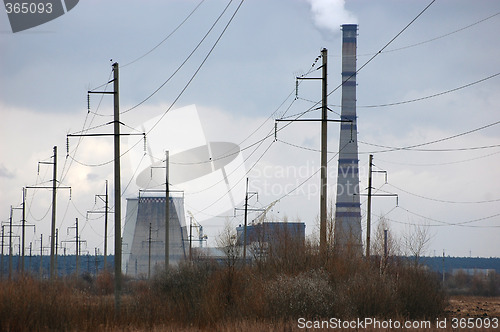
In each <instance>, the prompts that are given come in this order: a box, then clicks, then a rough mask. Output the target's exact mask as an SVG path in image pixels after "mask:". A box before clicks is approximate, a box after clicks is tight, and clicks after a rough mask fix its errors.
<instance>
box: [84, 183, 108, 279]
mask: <svg viewBox="0 0 500 332" xmlns="http://www.w3.org/2000/svg"><path fill="white" fill-rule="evenodd" d="M95 197H96V202H97V198H99V199H100V200H102V201H103V202H104V211H87V215H88V214H89V213H104V271H106V265H107V255H108V213H109V211H108V209H109V208H108V180H106V193H105V194H104V195H95ZM103 197H104V198H103Z"/></svg>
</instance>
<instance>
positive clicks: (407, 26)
mask: <svg viewBox="0 0 500 332" xmlns="http://www.w3.org/2000/svg"><path fill="white" fill-rule="evenodd" d="M435 1H436V0H432V1H431V2H430V3H429V4H428V5H427V6H426V7H425V8H424V9H422V11H421V12H420V13H419V14H418V15H417V16H415V18H414V19H412V20H411V21H410V23H408V24H407V25H406V26H405V27H404V28H403V29H402V30H401V31H399V32H398V33H397V34H396V35H395V36H394V37H393V38H392V39H391V40H389V42H388V43H387V44H385V45H384V47H382V48H381V49H380V50H379V51H378V52H377V53H375V54H374V55H373V56H372V57H371V58H370V59H369V60H368V61H366V62H365V63H364V64H363V65H362V66H361V67H359V69H357V70H356V72H354V73H353V74H352V75H351V76H349V77H348V78H347V79H346V80H345V81H343V82H342V83H341V84H340V85H338V86H337V87H336V88H335V89H333V90H332V91H331V92H330V93H328V96H330V95H331V94H332V93H334V92H335V91H337V90H338V89H339V88H340V87H341V86H342V85H344V84H345V82H348V81H349V80H350V79H351V78H352V77H354V76H355V75H357V74H358V73H359V72H360V71H361V70H362V69H363V68H364V67H366V66H367V65H368V64H369V63H370V62H372V61H373V59H375V58H376V57H377V56H378V55H379V54H381V53H382V52H383V51H384V50H385V49H386V48H387V47H388V46H389V45H390V44H392V42H394V41H395V40H396V39H397V38H398V37H399V36H400V35H401V34H402V33H403V32H405V31H406V29H408V28H409V27H410V25H412V24H413V22H415V21H416V20H417V19H418V18H419V17H420V16H422V14H423V13H424V12H425V11H427V9H429V7H430V6H431V5H432V4H433V3H434V2H435Z"/></svg>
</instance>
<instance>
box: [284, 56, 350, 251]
mask: <svg viewBox="0 0 500 332" xmlns="http://www.w3.org/2000/svg"><path fill="white" fill-rule="evenodd" d="M321 58H322V60H323V63H322V66H321V68H322V76H321V77H297V80H299V79H300V80H321V83H322V84H321V119H319V120H317V119H294V120H285V119H277V120H276V121H278V122H280V121H287V122H294V121H320V122H321V174H320V177H321V179H320V207H319V228H320V229H319V243H320V252H321V255H322V257H326V252H327V238H326V233H327V227H326V222H327V220H326V219H327V208H328V207H327V200H328V198H327V194H328V155H327V154H328V143H327V142H328V122H341V123H342V122H350V123H351V125H352V120H329V119H328V100H327V98H328V91H327V88H328V81H327V74H328V71H327V69H328V68H327V65H328V50H327V49H326V48H323V49H322V50H321ZM275 131H276V132H277V126H275ZM276 132H275V140H277V135H276Z"/></svg>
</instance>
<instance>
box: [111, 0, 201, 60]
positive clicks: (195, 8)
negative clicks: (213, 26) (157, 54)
mask: <svg viewBox="0 0 500 332" xmlns="http://www.w3.org/2000/svg"><path fill="white" fill-rule="evenodd" d="M203 2H205V0H201V1H200V2H199V3H198V4H197V5H196V7H194V9H193V10H192V11H191V12H190V13H189V15H188V16H187V17H186V18H185V19H184V20H183V21H182V22H181V23H179V25H177V27H175V29H174V30H172V32H170V33H169V34H168V35H167V36H166V37H165V38H163V39H162V41H161V42H159V43H158V44H156V46H154V47H153V48H152V49H150V50H149V51H147V52H146V53H144V54H143V55H141V56H139V57H138V58H136V59H135V60H132V61H130V62H128V63H126V64H125V65H123V66H121V68H125V67H127V66H129V65H131V64H133V63H136V62H137V61H139V60H141V59H142V58H144V57H146V56H147V55H149V54H151V53H152V52H153V51H154V50H156V49H157V48H158V47H160V45H161V44H163V43H164V42H165V41H166V40H167V39H169V38H170V37H171V36H172V35H173V34H174V33H176V32H177V30H179V28H180V27H182V26H183V25H184V23H186V21H187V20H188V19H189V18H190V17H191V16H192V15H193V14H194V12H195V11H196V10H197V9H198V8H199V7H200V6H201V4H202V3H203Z"/></svg>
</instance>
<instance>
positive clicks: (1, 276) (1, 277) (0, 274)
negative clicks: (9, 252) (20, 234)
mask: <svg viewBox="0 0 500 332" xmlns="http://www.w3.org/2000/svg"><path fill="white" fill-rule="evenodd" d="M3 245H4V226H3V225H2V261H1V263H0V265H1V267H0V280H3Z"/></svg>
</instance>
